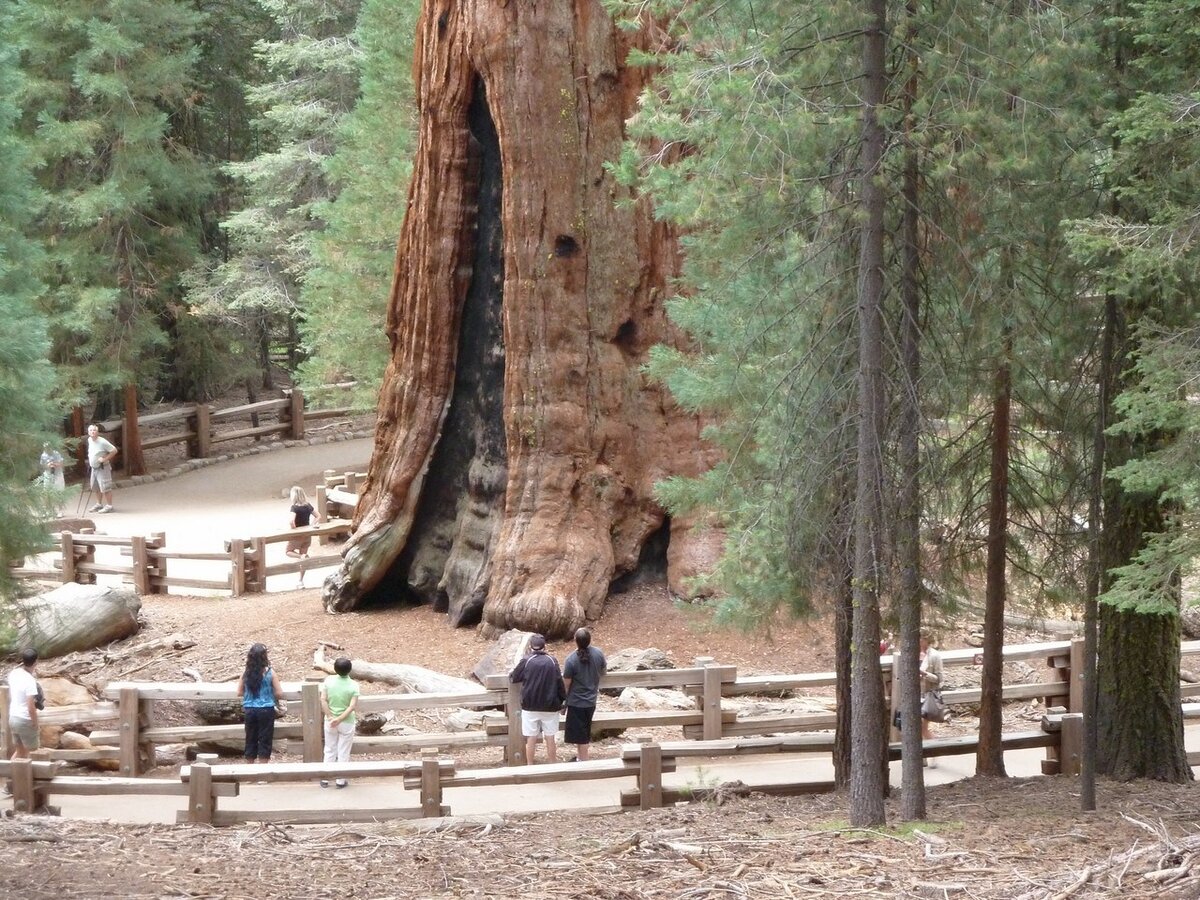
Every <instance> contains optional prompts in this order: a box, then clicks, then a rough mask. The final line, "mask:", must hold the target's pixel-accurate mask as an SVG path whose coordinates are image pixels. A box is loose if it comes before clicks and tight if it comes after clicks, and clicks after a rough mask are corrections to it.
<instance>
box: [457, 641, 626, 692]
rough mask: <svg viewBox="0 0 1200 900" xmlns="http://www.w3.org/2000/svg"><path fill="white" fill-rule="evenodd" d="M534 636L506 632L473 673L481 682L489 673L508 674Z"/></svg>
mask: <svg viewBox="0 0 1200 900" xmlns="http://www.w3.org/2000/svg"><path fill="white" fill-rule="evenodd" d="M532 636H533V632H531V631H518V630H517V629H515V628H513V629H510V630H509V631H506V632H504V634H502V635H500V637H498V638H496V640H495V641H494V642H493V643H492V646H491V648H490V649H489V650H488V652H487V653H485V654H483V658H482V659H481V660H479V662H477V663H476V664H475V668H474V669H472V670H471V674H472V675H474V676H475V678H476V679H477V680H478V681H479V683H480V684H486V683H487V677H488V676H489V675H507V674H508V673H509V672H511V671H512V670H513V668H514V667H515V666H516V664H517V663H518V662H520V660H521V657H522V656H524V655H525V648H526V647H527V646H528V644H529V638H530V637H532ZM610 668H611V667H610Z"/></svg>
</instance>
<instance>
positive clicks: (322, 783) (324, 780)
mask: <svg viewBox="0 0 1200 900" xmlns="http://www.w3.org/2000/svg"><path fill="white" fill-rule="evenodd" d="M321 787H329V781H328V780H326V779H324V778H322V779H321Z"/></svg>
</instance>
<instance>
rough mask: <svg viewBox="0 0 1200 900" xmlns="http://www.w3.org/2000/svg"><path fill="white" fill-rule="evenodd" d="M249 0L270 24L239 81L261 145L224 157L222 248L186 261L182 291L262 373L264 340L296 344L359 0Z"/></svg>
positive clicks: (267, 346)
mask: <svg viewBox="0 0 1200 900" xmlns="http://www.w3.org/2000/svg"><path fill="white" fill-rule="evenodd" d="M258 3H259V5H260V6H261V7H262V9H263V10H264V11H265V12H266V13H267V14H268V15H269V16H270V18H271V19H272V21H273V28H274V31H275V33H274V34H273V35H272V37H271V38H270V39H263V40H260V41H258V42H257V44H256V49H255V53H256V56H257V58H258V61H259V64H260V65H261V68H262V71H263V73H264V78H263V81H262V82H261V83H259V84H255V85H252V86H249V87H248V88H247V90H246V98H247V101H248V102H249V104H250V106H251V107H252V108H253V109H255V110H257V113H258V117H257V119H256V120H255V123H254V125H255V129H256V131H257V134H258V135H259V139H260V146H261V148H262V149H261V150H260V152H258V153H257V154H256V155H254V156H253V157H252V158H250V159H246V160H240V161H233V162H230V163H229V164H228V165H227V166H226V167H225V173H226V174H227V175H228V176H229V177H230V178H231V179H232V180H233V182H234V183H235V184H236V185H237V187H238V189H239V191H240V192H241V198H240V202H236V203H235V204H234V209H233V211H232V212H231V214H230V215H229V216H228V217H227V218H226V219H225V220H224V221H223V222H222V223H221V227H222V229H223V230H224V231H225V234H226V236H227V240H228V248H227V249H225V248H222V250H221V252H220V253H219V254H218V253H213V254H212V255H210V257H209V258H208V259H207V260H206V261H205V262H204V264H203V265H202V266H200V267H198V268H197V269H195V270H193V272H192V273H191V274H190V278H189V291H188V298H189V302H190V304H191V307H192V311H193V313H194V314H196V315H199V316H202V317H205V318H207V319H210V320H212V321H216V322H219V323H222V324H223V325H226V326H228V327H230V328H233V329H235V330H236V331H237V332H238V333H239V334H240V335H241V339H242V342H243V346H244V348H245V350H244V355H245V356H246V357H247V358H252V359H256V360H257V362H258V366H259V368H260V369H261V370H262V371H263V373H264V375H265V376H267V377H269V366H270V362H269V354H270V352H271V350H272V348H273V347H275V346H282V347H285V348H287V349H288V350H289V351H290V352H291V353H292V354H293V355H294V354H295V351H296V349H297V343H298V338H297V323H298V318H299V298H300V291H301V288H302V286H303V284H304V282H305V281H306V279H307V278H308V275H309V273H310V272H311V271H312V269H313V267H314V265H315V263H314V260H313V253H312V239H313V235H314V233H315V232H316V231H317V230H318V228H319V227H320V221H319V218H318V216H317V209H318V207H319V206H320V205H321V204H322V203H325V202H327V201H328V200H329V199H330V198H331V197H332V196H333V193H334V191H333V188H332V186H331V184H330V181H329V179H328V177H327V176H326V174H325V165H326V163H327V161H328V159H329V157H330V156H331V155H332V154H333V152H334V149H335V147H336V143H337V135H338V128H339V124H340V122H341V120H342V119H343V118H344V117H345V115H346V114H347V112H348V111H349V110H351V109H352V108H353V107H354V104H355V102H356V100H357V97H358V63H357V58H358V55H359V52H358V49H357V47H356V46H355V44H354V42H353V41H352V40H351V37H350V36H351V33H352V31H353V28H354V25H355V21H356V19H357V16H358V11H359V5H360V3H359V0H343V2H323V0H302V2H284V0H258Z"/></svg>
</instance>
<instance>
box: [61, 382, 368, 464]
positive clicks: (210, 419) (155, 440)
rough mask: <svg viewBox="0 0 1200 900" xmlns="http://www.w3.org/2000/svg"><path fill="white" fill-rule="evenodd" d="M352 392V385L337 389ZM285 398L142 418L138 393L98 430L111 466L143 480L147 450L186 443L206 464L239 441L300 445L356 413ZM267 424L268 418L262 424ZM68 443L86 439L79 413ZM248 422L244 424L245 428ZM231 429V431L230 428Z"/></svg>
mask: <svg viewBox="0 0 1200 900" xmlns="http://www.w3.org/2000/svg"><path fill="white" fill-rule="evenodd" d="M337 387H338V388H343V389H351V388H353V387H354V385H352V384H346V385H338V386H337ZM282 394H283V396H282V397H278V398H274V399H271V400H260V401H257V402H254V403H245V404H242V405H240V406H227V407H222V408H213V407H212V406H211V405H209V404H207V403H197V404H194V405H191V406H185V407H180V408H179V409H172V410H168V411H166V412H160V413H149V414H147V415H138V413H137V395H136V391H135V392H134V393H133V394H132V395H130V396H127V397H126V410H127V411H126V414H125V416H123V417H122V418H117V419H107V420H104V421H102V422H97V423H96V424H97V425H99V426H100V429H101V431H102V433H103V436H104V438H105V439H107V440H108V441H110V442H111V443H112V444H113V445H114V446H115V447H116V448H117V450H118V454H117V457H116V459H115V460H113V466H114V468H116V469H120V470H123V471H124V472H125V473H126V474H127V475H144V474H145V465H144V463H143V451H145V450H152V449H155V448H157V447H168V446H171V445H172V444H184V445H185V452H186V455H187V458H188V459H205V458H207V457H209V456H211V455H212V450H213V447H214V446H217V445H219V444H222V443H225V442H228V441H236V440H241V439H242V438H256V439H257V438H264V437H280V438H286V439H289V440H300V439H301V438H303V437H304V434H305V428H306V424H307V423H309V422H313V421H317V420H321V419H331V418H337V417H343V416H347V415H351V414H353V413H354V412H355V410H354V408H353V407H350V406H340V407H332V408H324V409H318V408H313V407H311V406H309V405H308V401H307V400H306V398H305V396H304V392H303V391H302V390H300V389H299V388H290V389H287V390H284V391H283V392H282ZM264 419H269V420H270V421H267V422H265V423H264V421H263V420H264ZM68 421H69V422H70V426H69V428H68V433H67V434H66V435H65V436H66V437H68V438H76V439H81V438H83V436H84V434H85V428H84V417H83V411H82V409H80V408H78V407H77V408H76V409H75V410H74V411H73V412H72V414H71V416H70V417H69V420H68ZM243 422H245V423H247V424H246V425H244V426H243V425H242V423H243ZM172 425H176V426H178V428H177V430H171V431H168V432H167V433H165V434H155V435H153V436H152V437H146V438H143V437H142V429H144V428H147V427H153V428H155V429H156V430H157V429H158V428H161V427H162V426H167V427H170V426H172ZM227 426H231V427H227ZM75 452H76V462H75V472H76V474H77V475H81V476H82V475H83V474H85V472H86V467H87V442H86V441H84V440H79V445H78V447H77V449H76V451H75Z"/></svg>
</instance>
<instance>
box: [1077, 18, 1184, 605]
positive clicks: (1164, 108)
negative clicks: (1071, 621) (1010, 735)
mask: <svg viewBox="0 0 1200 900" xmlns="http://www.w3.org/2000/svg"><path fill="white" fill-rule="evenodd" d="M1108 25H1109V27H1110V28H1111V29H1113V35H1114V36H1113V38H1112V40H1113V41H1114V42H1115V43H1118V44H1120V45H1122V46H1125V47H1128V48H1129V50H1128V52H1127V56H1126V59H1127V62H1126V67H1127V68H1126V70H1125V71H1123V72H1122V73H1121V74H1122V75H1124V76H1125V77H1124V83H1123V84H1122V85H1121V86H1122V87H1123V88H1124V90H1125V96H1126V97H1127V102H1125V103H1124V107H1123V108H1121V109H1118V110H1116V111H1115V112H1113V113H1112V114H1111V115H1109V117H1108V119H1107V122H1106V130H1107V132H1108V134H1109V135H1111V138H1112V140H1111V144H1110V147H1111V151H1110V152H1109V153H1108V154H1107V155H1106V156H1105V157H1104V158H1103V169H1102V174H1103V175H1104V178H1105V181H1106V183H1107V184H1108V186H1109V187H1110V190H1111V192H1112V195H1113V197H1114V201H1115V202H1114V204H1113V207H1112V211H1111V212H1109V213H1107V214H1102V215H1096V216H1093V217H1091V218H1090V219H1087V220H1080V221H1077V222H1075V223H1074V228H1073V231H1072V232H1071V234H1070V237H1071V240H1072V249H1073V251H1074V252H1075V254H1076V256H1077V257H1078V258H1079V260H1080V261H1081V263H1082V264H1083V265H1085V266H1087V267H1088V268H1089V269H1090V270H1091V271H1092V272H1093V275H1094V279H1095V290H1097V291H1098V292H1099V291H1103V292H1109V293H1111V294H1112V295H1114V296H1115V297H1116V298H1118V302H1119V303H1120V305H1121V306H1122V308H1123V309H1125V310H1126V311H1127V316H1128V318H1129V328H1130V330H1131V335H1132V338H1133V345H1134V347H1135V348H1136V349H1135V351H1134V358H1133V360H1132V362H1133V366H1132V370H1131V371H1130V372H1129V373H1127V377H1126V381H1125V383H1126V389H1125V392H1124V393H1123V394H1122V395H1121V396H1119V397H1118V398H1117V399H1116V402H1115V408H1116V412H1117V415H1118V417H1119V418H1118V421H1117V422H1116V423H1115V424H1113V425H1112V426H1111V428H1110V429H1109V433H1110V435H1112V436H1113V437H1114V438H1115V439H1116V440H1118V441H1124V442H1125V443H1127V444H1128V445H1129V446H1131V447H1133V448H1137V449H1136V451H1135V452H1134V454H1133V455H1132V458H1129V459H1128V460H1126V461H1124V462H1123V463H1122V464H1121V465H1119V466H1116V467H1114V468H1112V469H1111V470H1110V471H1108V472H1107V475H1108V477H1110V478H1114V479H1117V480H1118V481H1119V482H1120V484H1121V488H1122V490H1123V491H1124V492H1125V493H1126V494H1128V495H1130V496H1133V497H1148V498H1157V499H1158V502H1159V503H1160V504H1161V506H1162V508H1163V509H1164V511H1165V513H1166V527H1165V528H1164V530H1163V531H1161V532H1159V533H1156V534H1153V535H1149V536H1146V540H1145V543H1144V546H1143V547H1141V549H1140V550H1138V552H1137V553H1136V554H1135V556H1134V558H1133V559H1132V560H1130V562H1129V563H1128V564H1127V565H1125V566H1122V567H1120V568H1118V569H1116V570H1114V571H1113V572H1112V573H1110V574H1111V576H1112V583H1111V585H1110V586H1109V588H1108V590H1107V591H1106V592H1105V594H1104V595H1103V597H1102V598H1101V599H1102V600H1103V601H1105V602H1107V603H1110V604H1112V605H1113V606H1114V607H1116V608H1118V609H1121V610H1131V611H1137V612H1144V613H1151V614H1164V613H1165V614H1172V615H1173V614H1174V613H1175V611H1176V610H1177V609H1178V602H1179V600H1178V598H1179V575H1180V573H1181V571H1190V569H1191V568H1192V567H1193V565H1194V561H1195V560H1196V558H1197V556H1198V555H1200V481H1198V479H1197V477H1196V472H1197V471H1200V448H1198V445H1197V443H1196V435H1197V434H1200V430H1198V429H1200V412H1198V410H1197V407H1196V392H1195V390H1194V388H1193V385H1194V384H1195V383H1196V380H1197V378H1198V377H1200V355H1198V353H1197V346H1198V342H1200V305H1198V304H1197V302H1196V297H1197V295H1198V290H1200V241H1198V240H1197V238H1196V229H1195V222H1196V216H1197V199H1196V198H1197V197H1200V93H1198V92H1197V90H1196V81H1195V78H1196V73H1197V71H1200V44H1197V42H1196V35H1197V33H1200V7H1198V6H1197V5H1196V4H1194V3H1185V4H1175V3H1163V2H1159V0H1152V2H1146V3H1139V4H1136V5H1133V6H1131V7H1130V8H1129V10H1128V11H1127V13H1126V15H1123V16H1118V17H1115V18H1113V19H1112V20H1110V21H1109V23H1108Z"/></svg>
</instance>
